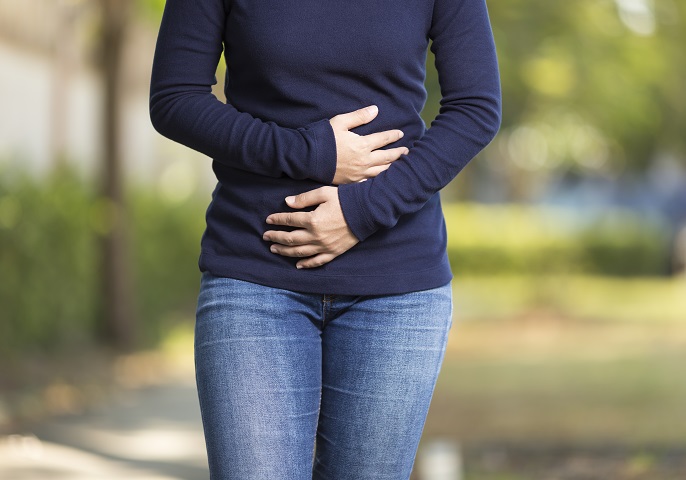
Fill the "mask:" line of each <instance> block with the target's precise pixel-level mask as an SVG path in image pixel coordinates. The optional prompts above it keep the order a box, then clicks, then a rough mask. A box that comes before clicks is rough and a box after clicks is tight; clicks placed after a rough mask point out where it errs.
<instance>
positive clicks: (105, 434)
mask: <svg viewBox="0 0 686 480" xmlns="http://www.w3.org/2000/svg"><path fill="white" fill-rule="evenodd" d="M207 478H209V474H208V471H207V457H206V453H205V444H204V439H203V435H202V424H201V421H200V410H199V407H198V400H197V397H196V391H195V384H194V383H192V378H187V376H186V377H183V378H179V379H177V380H175V381H173V382H170V383H168V384H165V385H160V386H154V387H146V388H142V389H136V390H124V391H121V392H119V393H118V394H117V395H116V397H113V398H111V399H110V401H109V402H107V404H106V405H101V406H100V407H98V408H97V409H94V410H91V411H89V412H87V413H83V414H79V415H71V416H63V417H59V418H55V419H52V420H50V421H49V422H48V423H46V424H44V425H41V426H40V427H37V428H36V429H35V430H34V431H32V432H23V433H22V434H16V435H10V436H4V437H2V436H0V479H3V480H50V479H65V480H67V479H68V480H86V479H89V480H91V479H99V480H103V479H104V480H114V479H117V480H121V479H127V480H172V479H174V480H175V479H183V480H196V479H197V480H200V479H202V480H207Z"/></svg>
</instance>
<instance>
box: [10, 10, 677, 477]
mask: <svg viewBox="0 0 686 480" xmlns="http://www.w3.org/2000/svg"><path fill="white" fill-rule="evenodd" d="M163 8H164V0H22V1H21V2H19V1H16V0H0V477H2V478H8V479H10V478H22V479H27V478H94V476H95V473H94V472H98V474H97V475H98V478H124V477H126V478H146V479H191V478H207V473H206V460H205V458H204V444H203V443H202V442H203V439H202V434H201V431H200V429H201V425H200V420H199V414H198V413H197V409H198V407H197V400H196V397H195V392H194V384H193V360H192V329H193V321H194V313H195V301H196V299H197V291H198V282H199V276H200V274H199V271H198V269H197V257H198V255H199V243H200V236H201V234H202V232H203V228H204V212H205V209H206V208H207V205H208V204H209V201H210V193H211V191H212V188H213V187H214V183H215V178H214V176H213V173H212V171H211V168H210V159H209V158H207V157H205V156H203V155H201V154H199V153H197V152H194V151H192V150H190V149H187V148H185V147H183V146H180V145H177V144H175V143H173V142H171V141H169V140H167V139H165V138H163V137H161V136H160V135H159V134H157V133H156V132H155V131H154V129H153V128H152V126H151V124H150V120H149V116H148V87H149V79H150V69H151V62H152V55H153V52H154V47H155V39H156V34H157V28H158V26H159V21H160V18H161V14H162V10H163ZM489 11H490V15H491V20H492V24H493V29H494V34H495V39H496V44H497V47H498V53H499V60H500V68H501V76H502V85H503V109H504V111H503V114H504V118H503V124H502V128H501V131H500V133H499V134H498V136H497V137H496V139H495V140H494V141H493V142H492V143H491V145H489V146H488V147H487V148H486V149H485V150H484V151H483V152H482V153H481V154H480V155H479V156H478V157H477V158H475V159H474V160H473V161H472V162H471V163H470V164H469V165H468V166H467V168H465V169H464V170H463V171H462V172H461V173H460V175H458V177H457V178H456V179H455V180H454V181H453V182H452V183H451V184H450V185H449V186H447V187H446V188H445V189H444V190H443V191H442V198H443V202H444V211H445V216H446V222H447V224H448V229H449V254H450V258H451V262H452V264H453V270H454V273H455V279H454V281H453V286H454V294H455V310H454V313H455V321H454V326H453V329H452V331H451V338H450V343H449V348H448V352H447V354H446V358H445V363H444V366H443V370H442V372H441V376H440V377H439V382H438V385H437V387H436V392H435V395H434V401H433V404H432V408H431V411H430V414H429V418H428V419H427V424H426V427H425V430H424V436H423V439H422V444H421V445H420V451H419V455H418V458H417V463H416V466H417V468H416V469H415V473H414V474H413V475H414V478H415V479H418V480H430V479H434V480H439V479H451V480H454V479H462V478H467V479H475V480H480V479H487V480H489V479H494V480H495V479H498V480H520V479H603V480H607V479H656V480H657V479H659V480H665V479H684V478H686V408H685V406H686V376H685V375H684V370H683V368H684V366H685V365H686V271H685V270H686V89H685V88H684V87H685V85H686V83H685V82H686V55H684V45H686V28H684V27H685V25H684V21H685V20H686V2H684V1H683V0H576V1H574V2H562V1H551V0H510V1H508V2H491V3H490V4H489ZM223 68H224V67H223V65H220V66H219V71H218V79H220V81H221V80H222V79H223ZM426 86H427V90H428V92H429V100H428V102H427V105H426V108H425V110H424V112H423V115H424V119H425V121H426V123H427V125H429V124H430V122H431V120H432V119H433V118H434V116H435V115H436V114H437V112H438V106H439V104H438V101H439V98H440V93H439V88H438V79H437V75H436V72H435V70H434V67H433V58H432V56H431V54H429V57H428V62H427V79H426ZM215 94H216V95H217V97H218V98H220V99H221V100H222V101H224V100H225V98H224V96H223V93H222V85H221V84H220V85H217V86H216V89H215ZM3 469H4V470H3ZM105 472H112V473H111V476H103V475H105Z"/></svg>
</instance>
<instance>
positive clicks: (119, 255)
mask: <svg viewBox="0 0 686 480" xmlns="http://www.w3.org/2000/svg"><path fill="white" fill-rule="evenodd" d="M100 3H101V9H102V10H101V11H102V21H101V22H102V23H101V25H102V27H101V28H102V33H101V50H100V54H101V62H102V63H101V66H102V76H103V95H104V109H103V114H104V118H103V148H104V151H103V165H102V170H101V174H102V178H101V192H100V193H101V198H103V199H104V200H105V201H106V202H107V204H108V205H109V207H110V208H107V209H105V211H107V212H108V215H110V218H109V219H108V220H110V221H109V224H110V226H111V228H110V229H109V230H108V232H107V233H105V234H104V235H103V236H102V238H101V265H102V271H101V279H102V297H101V298H102V303H101V306H102V310H101V322H102V323H101V329H100V332H99V333H100V335H101V338H102V339H103V340H104V341H105V343H107V344H108V345H110V346H112V347H114V348H116V349H118V350H129V349H131V348H132V347H133V346H134V343H135V325H136V322H135V321H134V308H133V295H132V292H133V289H132V288H131V287H132V276H131V261H130V256H129V245H128V228H127V227H128V222H127V208H126V204H125V199H124V188H123V172H122V158H121V138H120V134H121V130H120V125H121V110H120V107H121V98H122V53H123V44H124V39H125V30H126V26H127V23H128V18H129V11H130V6H131V1H130V0H100Z"/></svg>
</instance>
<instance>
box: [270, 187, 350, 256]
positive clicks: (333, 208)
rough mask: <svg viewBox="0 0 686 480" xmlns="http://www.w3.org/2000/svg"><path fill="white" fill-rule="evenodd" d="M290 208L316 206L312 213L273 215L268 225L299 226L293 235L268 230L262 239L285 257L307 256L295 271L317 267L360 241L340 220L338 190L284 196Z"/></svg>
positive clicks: (313, 191)
mask: <svg viewBox="0 0 686 480" xmlns="http://www.w3.org/2000/svg"><path fill="white" fill-rule="evenodd" d="M286 203H287V204H288V206H289V207H291V208H304V207H308V206H314V205H319V206H318V207H317V208H315V209H314V210H312V211H311V212H284V213H272V214H271V215H269V216H268V217H267V220H266V221H267V223H270V224H276V225H287V226H291V227H300V228H298V229H297V230H293V231H292V232H285V231H281V230H267V231H266V232H264V235H262V239H263V240H266V241H268V242H274V244H273V245H272V246H271V251H272V252H274V253H277V254H279V255H284V256H287V257H308V258H306V259H304V260H301V261H299V262H297V263H296V267H297V268H313V267H320V266H322V265H324V264H325V263H328V262H330V261H331V260H333V259H334V258H336V257H337V256H339V255H340V254H342V253H344V252H346V251H347V250H350V249H351V248H352V247H353V246H354V245H355V244H357V243H358V242H359V240H358V239H357V237H355V235H353V233H352V231H351V230H350V228H349V227H348V224H347V223H346V221H345V218H344V217H343V211H342V210H341V204H340V203H339V201H338V188H337V187H329V186H326V187H320V188H316V189H314V190H310V191H308V192H304V193H301V194H300V195H295V196H293V197H286Z"/></svg>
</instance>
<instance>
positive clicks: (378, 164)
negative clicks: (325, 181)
mask: <svg viewBox="0 0 686 480" xmlns="http://www.w3.org/2000/svg"><path fill="white" fill-rule="evenodd" d="M378 113H379V109H378V107H377V106H376V105H372V106H370V107H365V108H361V109H359V110H355V111H353V112H349V113H342V114H340V115H336V116H335V117H333V118H331V119H329V123H331V126H332V128H333V132H334V136H335V137H336V151H337V155H336V173H335V175H334V177H333V184H334V185H340V184H342V183H352V182H359V181H363V180H366V179H367V178H371V177H376V176H377V175H378V174H379V173H381V172H383V171H384V170H386V169H387V168H388V167H390V166H391V163H393V162H394V161H395V160H397V159H398V158H400V156H401V155H407V154H408V153H409V150H408V149H407V148H406V147H396V148H389V149H386V150H377V149H378V148H381V147H383V146H384V145H388V144H389V143H393V142H395V141H398V140H399V139H400V138H402V136H403V132H402V131H401V130H386V131H383V132H377V133H371V134H369V135H365V136H360V135H358V134H356V133H353V132H350V131H349V130H350V129H351V128H354V127H357V126H359V125H362V124H363V123H369V122H371V121H372V120H373V119H374V118H375V117H376V115H377V114H378Z"/></svg>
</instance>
